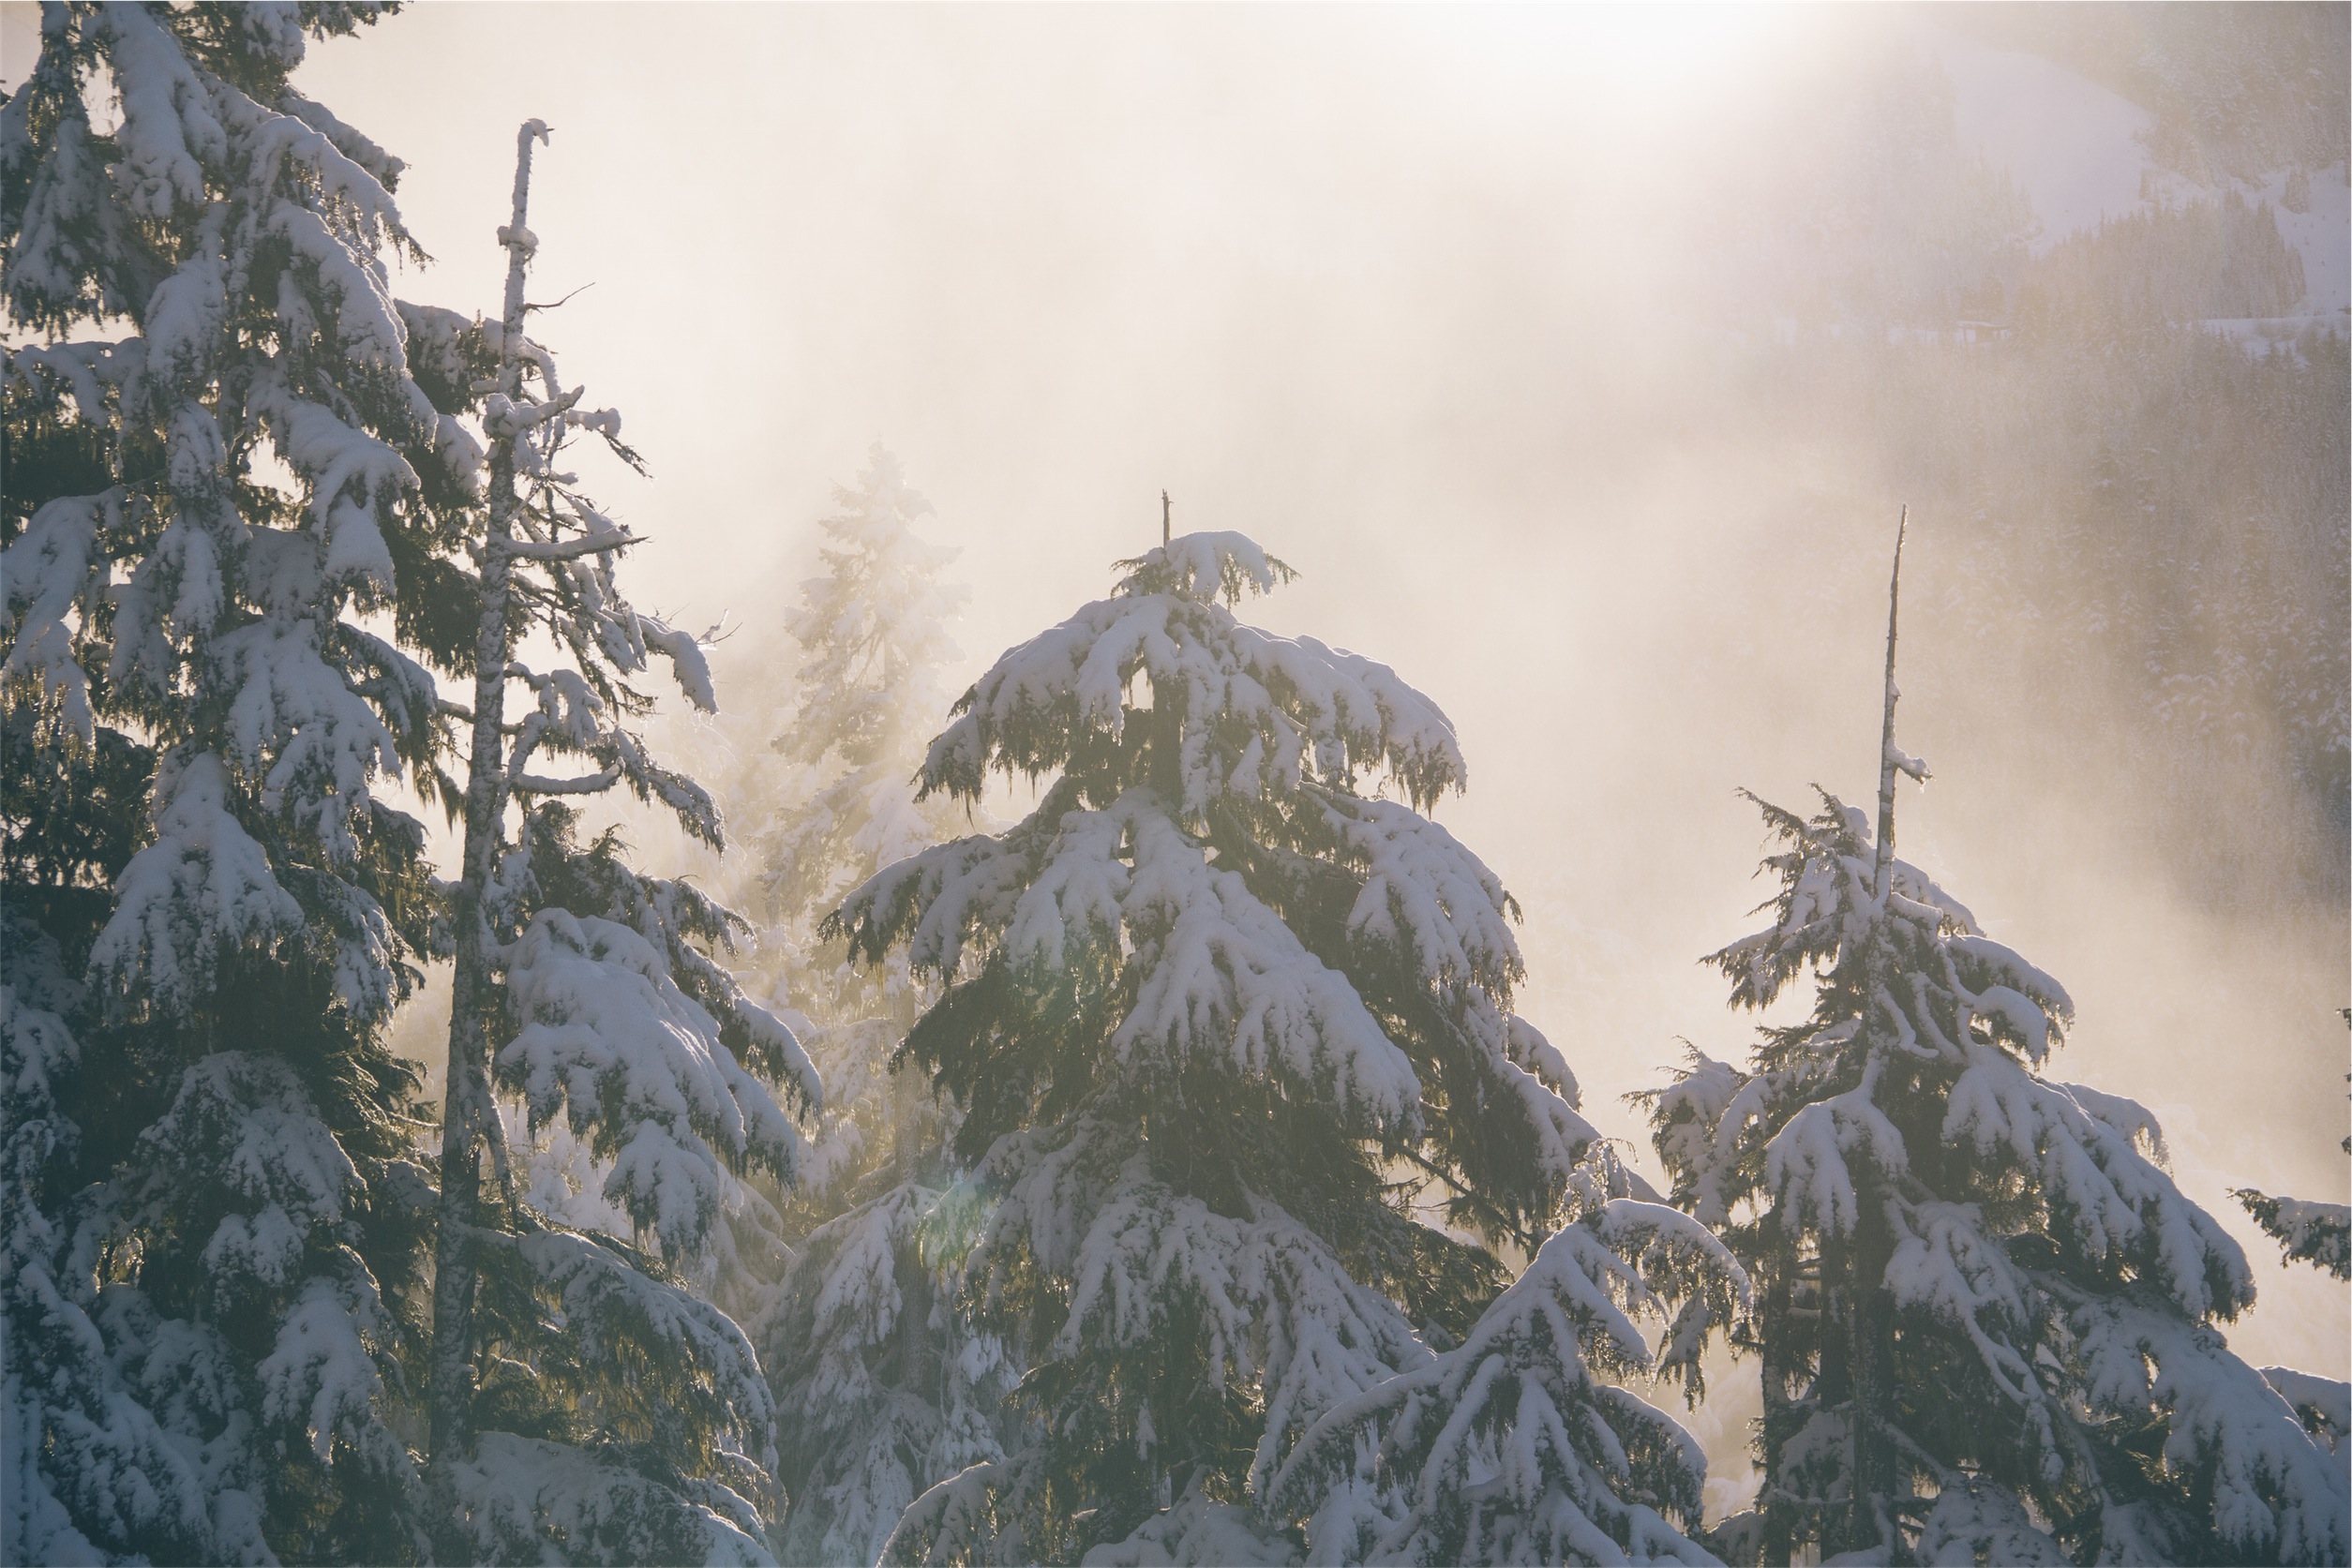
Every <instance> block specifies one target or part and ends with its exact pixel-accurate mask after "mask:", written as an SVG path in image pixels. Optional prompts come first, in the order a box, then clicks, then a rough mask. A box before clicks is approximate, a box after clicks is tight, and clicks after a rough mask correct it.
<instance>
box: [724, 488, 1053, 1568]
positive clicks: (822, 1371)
mask: <svg viewBox="0 0 2352 1568" xmlns="http://www.w3.org/2000/svg"><path fill="white" fill-rule="evenodd" d="M834 504H835V510H834V512H833V513H832V515H829V516H827V517H825V518H823V519H822V520H821V522H820V527H821V528H822V529H823V530H824V534H825V544H824V545H822V547H821V549H820V552H819V559H820V560H821V562H822V564H823V566H824V571H823V572H822V573H821V574H820V575H816V576H814V577H811V578H809V579H808V580H806V581H805V582H803V583H802V584H801V602H800V604H799V605H797V606H795V607H794V608H793V609H792V610H791V611H790V612H788V613H787V614H786V618H785V626H786V630H787V631H788V632H789V633H790V635H792V637H793V639H794V640H795V641H796V642H797V643H798V644H799V645H800V647H801V652H802V655H803V658H802V662H801V666H800V669H799V679H798V683H797V688H796V692H795V695H794V699H793V701H792V703H791V704H790V707H789V709H788V710H787V712H786V719H785V724H784V726H783V728H782V730H781V732H780V733H779V734H777V735H776V736H775V738H774V741H773V744H772V747H770V748H769V749H767V750H766V751H765V752H764V753H761V754H757V755H756V756H755V758H754V759H753V761H752V762H751V764H750V766H749V767H748V768H747V769H744V773H745V777H744V781H743V787H742V790H741V792H740V795H739V798H738V799H737V800H736V801H735V802H732V803H731V805H730V810H731V814H733V816H734V817H735V819H736V820H738V821H742V822H748V823H749V824H750V826H749V829H748V831H746V832H745V833H744V834H743V835H742V837H743V838H744V840H745V841H746V842H747V843H748V844H750V846H751V849H752V853H751V855H750V856H749V857H748V860H749V864H750V866H751V868H752V869H751V871H750V872H749V873H748V874H741V873H739V874H738V886H739V887H743V888H744V897H743V902H744V903H746V904H747V905H748V906H749V907H750V908H751V909H753V910H754V911H756V912H757V915H758V916H759V917H760V918H761V919H760V929H759V948H760V953H759V958H760V965H761V968H762V971H763V973H764V974H765V975H766V976H767V977H768V978H770V979H771V981H772V984H773V985H774V987H775V990H776V993H777V994H779V995H783V996H787V997H789V998H790V999H791V1002H792V1004H793V1007H794V1008H795V1011H794V1012H793V1014H792V1017H793V1020H794V1027H795V1029H796V1031H797V1032H799V1033H800V1034H801V1038H802V1039H803V1041H804V1042H805V1044H806V1046H807V1048H808V1051H809V1053H810V1055H811V1057H812V1058H813V1059H814V1060H815V1061H816V1064H817V1067H818V1069H819V1070H820V1071H821V1072H822V1073H823V1075H824V1080H825V1084H826V1090H827V1104H826V1107H825V1113H824V1115H823V1118H822V1119H821V1120H820V1122H819V1123H818V1124H817V1126H816V1128H815V1129H814V1133H813V1136H812V1138H811V1141H810V1148H809V1151H808V1155H807V1157H806V1158H805V1159H804V1160H803V1161H802V1162H801V1183H800V1185H799V1186H798V1187H796V1188H795V1189H794V1190H793V1191H792V1192H791V1193H790V1194H789V1195H788V1197H787V1200H786V1203H785V1205H784V1208H785V1213H784V1224H785V1227H786V1232H787V1233H789V1234H790V1235H791V1236H792V1237H793V1239H794V1241H795V1243H796V1244H797V1245H796V1248H795V1251H794V1254H793V1258H792V1262H791V1264H790V1266H789V1268H788V1270H787V1271H786V1277H785V1278H784V1279H783V1281H782V1282H781V1283H782V1288H781V1290H779V1291H778V1292H776V1294H775V1299H774V1306H773V1307H772V1310H771V1311H770V1312H769V1313H768V1314H767V1315H766V1318H765V1321H764V1323H763V1326H762V1329H761V1331H760V1333H759V1334H758V1335H757V1338H758V1341H759V1344H760V1348H761V1352H762V1355H763V1357H764V1358H765V1360H766V1362H767V1365H768V1368H769V1376H770V1379H771V1381H772V1384H773V1386H774V1389H775V1394H776V1402H777V1413H778V1418H779V1419H778V1427H779V1431H780V1434H781V1437H780V1442H779V1447H778V1453H779V1467H778V1477H779V1479H780V1480H781V1481H782V1482H783V1484H784V1486H785V1487H786V1491H787V1492H788V1493H789V1494H790V1496H791V1499H792V1506H791V1512H790V1515H789V1516H788V1518H787V1519H786V1525H785V1530H784V1533H783V1535H782V1536H781V1537H780V1538H779V1541H778V1546H779V1547H780V1549H781V1550H782V1552H783V1553H784V1555H785V1556H786V1558H787V1559H789V1560H790V1561H801V1562H820V1561H821V1562H861V1563H865V1562H872V1561H875V1560H876V1557H877V1556H878V1555H879V1554H880V1552H881V1550H882V1546H883V1544H884V1543H885V1542H886V1541H887V1540H888V1539H889V1536H890V1532H891V1528H892V1527H893V1526H894V1525H895V1524H896V1523H897V1522H898V1516H899V1515H900V1514H901V1513H903V1512H904V1511H905V1510H906V1505H907V1504H908V1503H909V1502H911V1501H913V1500H914V1498H915V1496H916V1494H918V1493H920V1492H921V1491H923V1490H924V1489H925V1488H927V1487H928V1486H931V1485H932V1483H934V1482H936V1481H938V1480H940V1479H942V1478H943V1477H945V1476H948V1475H951V1474H953V1473H955V1472H956V1471H960V1470H963V1469H964V1468H966V1466H968V1465H971V1464H975V1463H978V1462H981V1461H982V1460H986V1459H991V1458H997V1457H1001V1456H1002V1449H1001V1446H1000V1444H999V1442H998V1438H997V1431H996V1411H997V1409H998V1407H999V1405H1000V1403H1001V1399H1002V1396H1003V1394H1004V1392H1005V1390H1006V1388H1007V1387H1008V1386H1009V1385H1010V1381H1011V1379H1010V1373H1011V1366H1010V1363H1009V1362H1008V1360H1007V1358H1006V1355H1005V1353H1004V1347H1003V1344H1002V1342H1001V1341H1000V1340H998V1339H996V1337H993V1336H988V1335H985V1334H982V1333H979V1332H976V1331H975V1330H974V1329H973V1328H972V1327H971V1325H969V1324H968V1323H967V1322H966V1321H965V1319H964V1317H963V1316H962V1314H960V1313H957V1312H955V1311H952V1310H951V1308H950V1298H951V1295H952V1293H953V1290H954V1277H955V1267H954V1262H953V1258H952V1255H951V1249H949V1248H946V1247H942V1246H941V1245H940V1241H939V1238H938V1236H937V1235H936V1233H935V1232H936V1231H937V1229H938V1226H939V1224H940V1223H942V1220H941V1218H940V1217H939V1205H940V1203H941V1202H942V1200H943V1199H944V1197H945V1195H946V1192H947V1190H948V1188H949V1187H951V1184H952V1182H953V1180H954V1179H955V1176H956V1174H957V1173H958V1172H957V1167H956V1162H955V1160H954V1157H953V1155H952V1153H951V1150H950V1148H949V1140H950V1137H951V1132H952V1128H953V1121H954V1113H953V1108H952V1106H951V1105H949V1104H947V1103H946V1102H945V1101H943V1100H942V1098H940V1097H939V1096H937V1095H936V1094H935V1093H934V1092H933V1090H932V1088H931V1085H930V1084H929V1083H925V1082H923V1081H922V1079H921V1075H919V1074H915V1073H893V1072H892V1071H891V1058H892V1057H893V1055H894V1054H895V1053H897V1050H898V1048H899V1046H900V1044H901V1043H902V1042H903V1041H904V1040H905V1039H906V1032H907V1030H908V1028H909V1027H911V1026H912V1024H913V1023H914V1022H915V1020H916V1018H917V1017H918V1016H920V1015H921V1012H922V1010H923V1009H924V1008H927V1007H928V1006H929V1005H930V1004H931V1003H932V1002H933V1001H935V1000H936V997H937V986H936V983H932V982H926V981H924V980H922V979H920V978H916V977H915V976H913V975H912V974H910V973H909V971H908V968H907V965H906V961H905V959H904V958H903V956H900V957H893V959H892V960H891V962H890V963H886V964H884V965H882V966H881V967H879V968H868V967H866V966H864V965H861V964H855V963H851V962H849V955H848V952H847V949H846V944H845V943H844V942H842V941H841V940H840V939H838V938H834V939H831V940H827V939H823V938H820V937H819V935H818V934H817V931H816V926H817V923H818V920H819V918H821V917H822V916H823V915H824V914H825V913H826V912H827V911H829V910H830V909H831V907H832V905H833V904H834V903H836V902H837V901H838V900H839V899H840V897H841V895H842V894H844V893H845V892H846V891H847V890H848V889H851V888H853V887H855V886H857V885H858V884H860V883H861V882H863V881H864V880H865V879H866V878H867V877H869V876H872V875H873V874H875V873H876V872H877V871H879V870H881V869H882V868H883V867H884V866H886V865H890V864H891V863H893V862H895V861H898V860H900V859H905V858H906V857H907V856H909V855H912V854H915V853H917V852H918V851H920V850H922V849H925V848H928V847H929V846H931V845H932V844H937V843H939V842H940V841H941V840H943V839H946V838H948V837H950V836H951V835H952V834H953V832H954V830H955V828H956V826H957V823H956V819H957V818H958V817H960V816H963V815H965V812H964V810H963V808H962V807H960V806H958V805H957V804H955V803H954V802H953V801H951V799H949V798H947V797H946V796H934V797H932V798H930V799H924V800H918V799H916V798H915V791H916V784H915V775H916V773H917V772H918V770H919V769H921V764H922V758H923V750H924V747H925V745H926V744H927V743H928V741H929V739H930V738H931V734H932V732H933V730H934V729H935V728H936V727H937V725H938V724H939V722H940V720H941V719H942V718H943V717H945V715H946V713H947V709H948V697H949V693H948V690H947V688H946V685H945V682H944V680H943V679H942V672H943V670H944V669H945V667H946V666H947V665H949V664H950V663H951V661H953V660H954V659H955V658H957V657H958V654H957V651H956V649H955V646H954V644H953V643H952V642H951V640H950V638H949V632H948V627H949V624H950V622H951V620H953V618H954V616H955V614H956V612H957V610H958V609H959V607H960V606H961V605H962V604H963V602H964V599H965V597H966V592H965V590H964V589H963V588H962V587H961V586H959V585H955V584H951V583H949V582H946V581H944V580H943V576H942V574H943V572H944V570H945V568H946V567H947V565H948V563H949V562H950V561H951V560H953V559H954V557H955V553H956V552H955V551H953V550H951V549H949V548H947V547H945V546H942V545H935V544H933V543H931V542H930V541H928V540H926V539H925V538H923V536H922V535H921V533H919V532H918V531H917V530H916V524H917V523H918V521H919V520H920V519H921V518H922V517H924V516H926V515H932V511H933V509H932V506H931V503H930V502H929V501H928V500H924V499H923V498H922V496H921V495H920V494H918V493H917V492H916V491H915V490H914V489H913V487H912V486H911V485H908V483H907V481H906V474H905V471H904V470H903V469H902V468H901V466H900V464H899V462H898V460H897V458H895V457H893V456H892V455H891V454H890V453H888V452H886V451H885V450H883V448H882V447H881V446H880V445H879V444H878V443H877V444H876V446H875V447H874V449H873V452H872V454H871V455H870V459H869V461H868V464H867V467H866V470H865V471H864V472H863V473H862V474H861V475H860V476H859V480H858V483H857V485H856V486H855V487H846V486H845V487H842V488H840V489H837V490H836V491H835V492H834Z"/></svg>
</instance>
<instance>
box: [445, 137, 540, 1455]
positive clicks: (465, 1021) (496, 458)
mask: <svg viewBox="0 0 2352 1568" xmlns="http://www.w3.org/2000/svg"><path fill="white" fill-rule="evenodd" d="M546 135H547V127H545V126H543V125H541V124H540V123H539V122H538V121H536V120H532V121H531V122H529V123H527V124H526V125H524V127H522V130H521V132H520V133H519V134H518V135H517V138H516V154H515V217H514V222H513V224H512V225H511V226H510V227H508V228H506V229H503V230H502V231H500V234H499V237H500V239H501V241H502V242H503V243H504V245H505V246H506V257H507V261H506V301H505V306H506V311H505V317H504V323H503V324H504V333H503V336H502V339H501V343H500V350H499V370H498V386H499V391H500V393H501V394H502V395H503V396H505V398H506V399H507V401H508V402H509V403H513V402H517V401H519V400H520V398H521V392H522V372H521V365H520V362H519V360H518V358H517V349H518V348H519V347H520V345H521V343H522V334H523V274H524V269H525V268H526V266H527V265H528V264H529V261H530V259H531V251H532V238H531V232H530V231H529V230H528V229H526V228H525V227H524V217H525V215H526V209H527V207H528V205H529V199H530V194H531V145H532V140H533V139H534V138H544V137H545V136H546ZM492 424H493V426H495V427H493V428H492V429H491V430H490V431H489V434H490V437H491V441H490V485H489V500H490V508H489V527H488V537H487V539H486V540H485V541H484V545H483V549H482V556H481V570H482V621H481V626H480V629H479V631H478V632H477V633H476V634H475V637H474V676H473V748H472V756H471V761H470V766H469V770H468V773H467V778H466V844H465V859H464V862H463V871H462V874H461V875H460V877H459V879H458V884H457V918H456V922H455V923H456V928H457V929H456V935H457V971H456V974H455V976H454V978H453V979H452V984H451V995H450V1008H449V1075H448V1083H447V1088H446V1090H445V1094H444V1098H443V1100H442V1128H441V1214H440V1225H439V1230H438V1233H437V1235H436V1236H435V1239H434V1247H433V1268H434V1275H433V1362H432V1409H431V1435H430V1441H431V1444H432V1460H431V1462H432V1466H433V1469H434V1471H436V1473H437V1474H441V1473H443V1472H445V1467H446V1466H447V1465H448V1463H449V1462H450V1461H452V1460H454V1459H457V1458H458V1457H461V1456H464V1455H465V1454H467V1453H470V1452H471V1451H472V1447H473V1421H472V1406H473V1351H474V1345H473V1293H474V1276H475V1269H474V1258H473V1251H472V1238H473V1233H474V1227H475V1220H476V1216H477V1208H478V1204H479V1202H480V1198H481V1188H482V1147H483V1143H484V1141H485V1136H486V1131H487V1126H488V1119H489V1118H490V1117H491V1116H492V1115H493V1114H495V1111H494V1108H493V1105H492V1101H491V1098H490V1090H489V1034H488V1022H489V1018H490V1016H491V1012H492V1010H493V1007H494V1005H495V1001H496V987H495V982H494V980H493V978H492V976H491V973H490V964H491V959H492V956H493V948H494V947H495V943H494V941H493V939H492V936H491V933H490V929H489V919H488V917H487V914H486V912H485V910H484V908H483V900H484V897H485V895H486V893H487V889H488V888H489V885H490V878H491V876H492V874H494V873H495V872H496V871H497V868H498V857H499V850H500V846H501V844H502V839H503V836H504V835H503V831H502V829H503V824H504V817H505V814H506V799H507V790H506V746H505V735H504V733H503V728H504V722H505V710H506V661H507V655H508V653H509V652H510V650H511V645H512V642H513V632H512V628H511V626H510V625H509V623H508V617H507V585H508V581H509V578H510V577H511V575H512V574H513V571H514V556H513V553H512V552H511V551H509V550H507V549H506V548H505V547H504V546H505V545H507V543H508V542H510V541H511V540H512V539H513V538H514V529H515V512H516V509H517V506H518V505H519V504H520V498H519V496H518V495H517V490H516V485H515V443H516V441H517V439H518V438H517V434H516V433H515V431H514V428H513V427H512V426H499V422H498V420H497V419H496V418H495V417H494V418H493V421H492Z"/></svg>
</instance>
